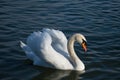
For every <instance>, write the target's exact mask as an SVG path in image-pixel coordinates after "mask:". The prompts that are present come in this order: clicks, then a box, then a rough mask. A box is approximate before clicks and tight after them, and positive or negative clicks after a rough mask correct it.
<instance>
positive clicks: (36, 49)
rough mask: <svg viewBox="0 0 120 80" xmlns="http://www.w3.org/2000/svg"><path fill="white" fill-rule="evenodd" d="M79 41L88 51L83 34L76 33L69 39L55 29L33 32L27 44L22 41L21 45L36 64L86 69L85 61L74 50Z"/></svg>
mask: <svg viewBox="0 0 120 80" xmlns="http://www.w3.org/2000/svg"><path fill="white" fill-rule="evenodd" d="M75 41H77V42H78V43H80V44H81V45H82V47H83V49H84V50H85V51H86V50H87V48H86V39H85V37H84V36H83V35H82V34H79V33H77V34H74V35H73V36H72V37H71V38H70V39H69V40H68V41H67V38H66V37H65V35H64V33H63V32H61V31H59V30H54V29H43V30H42V32H40V31H38V32H33V33H32V34H31V35H30V36H29V37H28V38H27V44H24V43H23V42H22V41H20V43H21V44H20V46H21V47H22V48H23V50H24V51H25V53H26V56H27V57H28V58H29V59H30V60H32V61H33V64H34V65H39V66H43V67H49V68H54V69H61V70H79V71H82V70H84V69H85V66H84V64H83V62H82V61H81V60H80V59H79V57H78V56H77V55H76V53H75V51H74V42H75Z"/></svg>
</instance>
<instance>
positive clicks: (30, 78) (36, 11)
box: [0, 0, 120, 80]
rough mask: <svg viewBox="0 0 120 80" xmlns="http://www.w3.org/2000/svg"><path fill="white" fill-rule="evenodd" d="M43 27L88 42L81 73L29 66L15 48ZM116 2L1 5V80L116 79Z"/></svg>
mask: <svg viewBox="0 0 120 80" xmlns="http://www.w3.org/2000/svg"><path fill="white" fill-rule="evenodd" d="M43 28H54V29H59V30H61V31H63V32H64V33H65V35H66V36H67V38H69V37H70V36H71V35H72V34H74V33H82V34H84V35H85V36H86V38H87V41H88V44H87V46H88V51H87V53H84V52H83V51H82V49H81V47H80V46H79V45H78V44H76V45H75V48H76V49H75V50H76V53H77V55H78V56H79V58H81V60H82V61H83V62H84V64H85V66H86V70H85V72H84V73H80V72H76V71H60V70H51V69H46V68H41V67H38V66H34V65H32V62H31V61H29V60H27V58H26V56H25V53H24V52H23V50H22V49H21V48H20V46H19V41H20V40H22V41H24V42H25V41H26V38H27V36H28V35H30V34H31V33H32V32H34V31H38V30H41V29H43ZM119 75H120V0H0V79H1V80H119V79H120V76H119Z"/></svg>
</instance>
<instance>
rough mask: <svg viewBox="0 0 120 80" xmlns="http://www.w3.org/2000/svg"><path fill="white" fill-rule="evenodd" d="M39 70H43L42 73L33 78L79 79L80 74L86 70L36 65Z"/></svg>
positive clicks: (38, 79) (53, 79)
mask: <svg viewBox="0 0 120 80" xmlns="http://www.w3.org/2000/svg"><path fill="white" fill-rule="evenodd" d="M36 68H37V69H38V70H42V73H40V74H38V75H37V76H35V77H33V79H32V80H78V79H80V78H81V77H80V75H81V74H83V73H84V72H85V71H74V70H55V69H50V68H41V67H36Z"/></svg>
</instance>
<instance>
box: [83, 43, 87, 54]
mask: <svg viewBox="0 0 120 80" xmlns="http://www.w3.org/2000/svg"><path fill="white" fill-rule="evenodd" d="M82 47H83V49H84V51H85V52H86V51H87V47H86V44H85V42H83V43H82Z"/></svg>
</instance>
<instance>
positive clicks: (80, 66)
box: [67, 35, 85, 70]
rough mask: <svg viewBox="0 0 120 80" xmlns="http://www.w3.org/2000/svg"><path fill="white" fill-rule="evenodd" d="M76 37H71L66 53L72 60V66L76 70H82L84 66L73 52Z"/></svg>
mask: <svg viewBox="0 0 120 80" xmlns="http://www.w3.org/2000/svg"><path fill="white" fill-rule="evenodd" d="M76 37H77V35H73V36H72V37H71V38H70V39H69V41H68V44H67V47H68V52H69V54H70V57H71V59H72V62H73V66H74V68H75V69H76V70H84V68H85V67H84V64H83V62H82V61H81V60H80V59H79V57H78V56H77V55H76V53H75V50H74V43H75V41H76Z"/></svg>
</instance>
